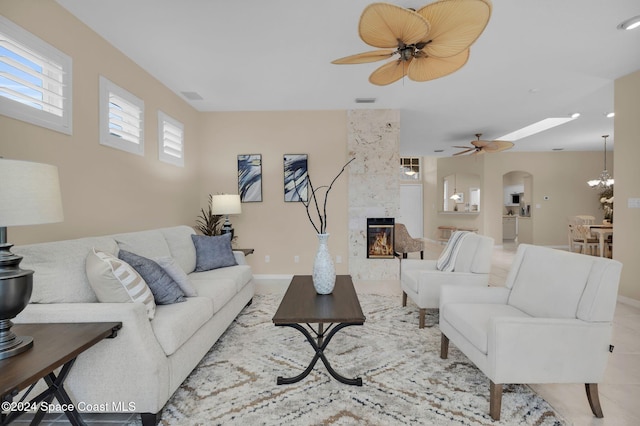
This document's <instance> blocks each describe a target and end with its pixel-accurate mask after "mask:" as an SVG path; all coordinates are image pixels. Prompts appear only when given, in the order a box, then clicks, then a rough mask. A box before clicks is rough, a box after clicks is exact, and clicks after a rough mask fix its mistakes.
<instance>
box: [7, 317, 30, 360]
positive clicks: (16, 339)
mask: <svg viewBox="0 0 640 426" xmlns="http://www.w3.org/2000/svg"><path fill="white" fill-rule="evenodd" d="M12 325H13V322H11V320H8V319H3V320H0V359H5V358H9V357H12V356H14V355H18V354H20V353H22V352H24V351H26V350H27V349H30V348H32V347H33V337H30V336H16V334H15V333H14V332H13V331H11V326H12Z"/></svg>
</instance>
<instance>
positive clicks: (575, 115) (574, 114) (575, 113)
mask: <svg viewBox="0 0 640 426" xmlns="http://www.w3.org/2000/svg"><path fill="white" fill-rule="evenodd" d="M578 117H580V113H579V112H574V113H573V114H571V118H578Z"/></svg>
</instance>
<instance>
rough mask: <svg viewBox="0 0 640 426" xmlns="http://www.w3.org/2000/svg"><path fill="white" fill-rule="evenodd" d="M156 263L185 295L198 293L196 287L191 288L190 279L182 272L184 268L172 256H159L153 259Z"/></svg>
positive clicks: (190, 295)
mask: <svg viewBox="0 0 640 426" xmlns="http://www.w3.org/2000/svg"><path fill="white" fill-rule="evenodd" d="M155 261H156V263H157V264H158V265H160V266H161V267H162V269H164V271H165V272H166V273H167V274H169V276H170V277H171V278H173V280H174V281H175V282H176V284H178V286H180V290H182V292H183V293H184V295H185V296H187V297H195V296H197V295H198V293H197V292H196V289H195V288H193V285H192V284H191V281H190V280H189V276H188V275H187V274H186V273H185V272H184V270H183V269H182V268H181V267H180V265H178V263H177V262H176V261H175V259H174V258H173V257H168V256H166V257H159V258H157V259H155Z"/></svg>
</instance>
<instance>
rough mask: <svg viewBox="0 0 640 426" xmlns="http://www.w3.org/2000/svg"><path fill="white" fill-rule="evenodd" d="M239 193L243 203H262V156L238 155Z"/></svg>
mask: <svg viewBox="0 0 640 426" xmlns="http://www.w3.org/2000/svg"><path fill="white" fill-rule="evenodd" d="M238 193H239V194H240V201H241V202H243V203H255V202H260V201H262V155H261V154H246V155H238Z"/></svg>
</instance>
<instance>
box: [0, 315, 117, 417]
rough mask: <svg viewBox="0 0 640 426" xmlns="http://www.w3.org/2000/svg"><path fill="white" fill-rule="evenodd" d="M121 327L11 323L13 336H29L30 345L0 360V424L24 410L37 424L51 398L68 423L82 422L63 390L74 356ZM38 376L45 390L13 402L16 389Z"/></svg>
mask: <svg viewBox="0 0 640 426" xmlns="http://www.w3.org/2000/svg"><path fill="white" fill-rule="evenodd" d="M121 327H122V323H121V322H91V323H61V324H46V323H43V324H16V325H14V326H13V327H12V328H11V330H12V331H13V332H14V333H16V334H17V335H19V336H31V337H33V347H32V348H31V349H28V350H27V351H25V352H22V353H20V354H18V355H15V356H12V357H10V358H5V359H3V360H0V400H1V401H2V408H3V409H2V411H6V412H7V414H2V415H1V417H0V424H2V425H5V424H8V423H10V422H12V421H13V420H15V419H16V418H17V417H19V416H20V415H22V414H24V413H26V412H35V415H34V417H33V420H32V421H31V424H38V423H40V421H41V420H42V418H43V417H44V415H45V414H46V411H44V410H43V408H46V407H47V406H51V405H52V401H53V398H54V397H55V398H56V399H57V400H58V403H59V404H56V405H60V406H61V407H63V411H64V413H65V414H66V416H67V418H68V419H69V422H70V423H71V424H72V425H84V424H85V423H84V421H83V420H82V418H81V417H80V414H79V413H78V411H77V409H76V407H75V406H74V405H73V402H72V401H71V398H70V397H69V395H68V394H67V392H66V390H65V389H64V381H65V379H66V378H67V375H68V374H69V371H70V370H71V367H72V366H73V363H74V362H75V360H76V357H77V356H78V355H80V354H81V353H82V352H84V351H86V350H87V349H89V348H90V347H92V346H93V345H95V344H96V343H98V342H100V341H101V340H102V339H105V338H112V337H115V336H116V334H117V332H118V330H119V329H120V328H121ZM58 367H62V368H61V369H60V372H59V373H58V374H57V375H56V374H55V373H54V371H55V370H56V369H57V368H58ZM96 368H100V366H99V365H98V366H96ZM42 378H44V380H45V381H46V382H47V385H48V386H49V388H48V389H46V390H45V391H43V392H42V393H40V394H39V395H37V396H35V397H34V398H33V399H32V400H31V401H19V402H18V401H16V402H14V401H13V398H14V397H15V396H16V395H17V394H18V392H20V391H21V390H23V389H25V388H27V387H28V386H30V385H34V384H35V383H36V382H37V381H38V380H40V379H42ZM94 386H100V383H94ZM29 390H31V389H29ZM27 395H28V392H27ZM27 395H25V396H27Z"/></svg>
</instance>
